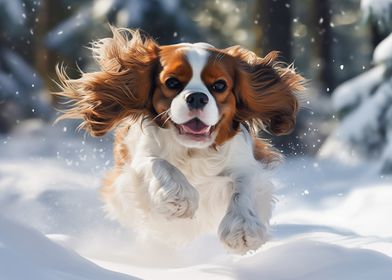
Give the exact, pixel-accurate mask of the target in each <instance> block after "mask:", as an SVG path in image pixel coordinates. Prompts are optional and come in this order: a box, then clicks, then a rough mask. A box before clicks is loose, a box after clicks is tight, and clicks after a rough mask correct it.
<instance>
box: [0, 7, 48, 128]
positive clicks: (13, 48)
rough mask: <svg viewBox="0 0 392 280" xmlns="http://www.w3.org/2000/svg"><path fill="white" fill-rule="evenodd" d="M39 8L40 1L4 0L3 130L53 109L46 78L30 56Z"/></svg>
mask: <svg viewBox="0 0 392 280" xmlns="http://www.w3.org/2000/svg"><path fill="white" fill-rule="evenodd" d="M38 10H39V6H38V4H37V2H36V1H20V0H14V1H11V0H0V133H1V132H7V131H8V130H10V129H11V128H12V127H13V126H14V125H16V124H17V123H18V122H19V121H20V120H22V119H25V118H31V117H40V118H43V117H45V116H47V113H48V111H49V108H48V105H47V102H45V100H44V99H43V96H42V94H41V90H42V79H41V77H40V76H39V75H38V73H36V71H35V70H34V68H33V67H32V65H31V61H28V59H27V58H29V56H31V55H32V54H31V53H29V51H28V50H29V49H31V48H32V47H31V44H32V41H33V35H34V31H33V28H32V27H29V26H30V24H31V22H32V21H34V18H35V17H36V14H37V12H38ZM26 50H27V51H26Z"/></svg>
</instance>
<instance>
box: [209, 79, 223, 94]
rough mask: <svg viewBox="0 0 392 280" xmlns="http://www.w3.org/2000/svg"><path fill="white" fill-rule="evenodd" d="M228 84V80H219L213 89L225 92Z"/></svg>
mask: <svg viewBox="0 0 392 280" xmlns="http://www.w3.org/2000/svg"><path fill="white" fill-rule="evenodd" d="M226 87H227V85H226V82H225V81H223V80H218V81H216V82H215V83H214V84H213V85H212V87H211V88H212V90H213V91H215V92H224V91H225V89H226Z"/></svg>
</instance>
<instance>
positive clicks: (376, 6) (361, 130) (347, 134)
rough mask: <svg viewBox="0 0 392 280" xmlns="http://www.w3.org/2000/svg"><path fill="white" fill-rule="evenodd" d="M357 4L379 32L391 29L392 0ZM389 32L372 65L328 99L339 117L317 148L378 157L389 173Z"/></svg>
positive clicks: (328, 153) (352, 157) (330, 153)
mask: <svg viewBox="0 0 392 280" xmlns="http://www.w3.org/2000/svg"><path fill="white" fill-rule="evenodd" d="M361 8H362V9H363V11H364V15H365V18H366V19H367V20H369V21H371V22H372V23H373V24H374V25H375V26H376V27H377V28H378V29H379V32H380V33H381V34H388V33H390V32H392V0H378V1H373V0H363V1H362V3H361ZM391 50H392V33H390V34H389V35H388V36H387V37H386V38H385V39H384V40H383V41H381V43H380V44H378V45H377V47H376V48H375V50H374V53H373V64H374V67H373V68H371V69H370V70H368V71H366V72H364V73H363V74H361V75H359V76H357V77H355V78H353V79H351V80H349V81H347V82H345V83H343V84H342V85H340V86H339V87H338V88H336V90H335V91H334V93H333V95H332V103H333V106H334V108H335V109H336V111H337V112H338V115H339V116H340V117H341V119H342V121H341V123H340V125H339V126H338V128H337V129H336V131H335V132H334V133H333V134H332V135H331V136H330V137H329V138H328V139H327V141H326V142H325V144H324V145H323V147H322V148H321V149H320V153H319V154H320V156H321V157H333V158H337V159H340V160H343V161H346V162H358V161H361V160H363V159H364V158H373V159H380V166H379V171H380V172H382V173H392V51H391Z"/></svg>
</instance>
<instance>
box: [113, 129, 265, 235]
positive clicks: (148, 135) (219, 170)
mask: <svg viewBox="0 0 392 280" xmlns="http://www.w3.org/2000/svg"><path fill="white" fill-rule="evenodd" d="M124 144H126V146H127V148H128V150H129V154H130V155H131V160H130V161H129V162H128V163H127V164H126V165H125V166H124V167H123V169H122V171H121V174H120V176H118V178H117V180H116V181H115V183H114V189H115V195H114V197H113V199H112V200H111V201H109V203H107V209H108V212H109V214H110V215H111V216H112V217H113V218H116V219H118V220H119V221H120V222H121V223H122V224H124V225H127V226H130V227H132V228H138V229H142V230H143V232H149V233H152V234H151V235H152V236H154V237H157V238H160V239H164V240H165V241H169V242H172V243H183V242H184V241H187V240H189V239H192V238H194V237H195V236H196V235H198V234H200V233H201V232H206V231H211V230H213V231H216V230H217V228H218V225H219V223H220V221H221V220H222V217H223V216H225V213H226V212H227V209H228V207H229V204H230V201H231V199H232V196H233V193H234V192H236V190H235V184H236V178H237V177H238V174H245V175H241V176H242V177H240V178H241V180H242V179H243V177H246V178H249V185H250V186H249V190H247V192H250V194H251V195H250V197H251V200H249V202H246V203H249V204H250V205H249V207H250V206H252V205H253V204H256V201H258V202H257V204H258V206H257V210H256V215H257V216H258V217H259V218H260V219H261V220H263V222H264V223H266V224H268V219H269V216H270V206H271V185H270V184H269V182H268V181H267V180H266V178H265V173H264V172H263V170H262V167H261V165H260V164H259V163H258V162H256V160H255V159H254V158H253V154H252V143H251V140H250V137H249V134H248V133H247V131H246V130H243V131H242V132H240V133H239V134H238V135H236V136H235V137H234V138H233V139H232V140H230V141H228V142H227V143H226V144H224V145H223V146H220V147H218V148H217V149H214V148H206V149H189V148H185V147H183V146H181V145H179V144H178V143H177V142H176V141H175V140H174V139H173V135H172V133H171V132H170V130H166V129H161V128H158V127H156V126H144V127H143V129H142V128H141V126H140V124H135V125H133V126H132V127H131V128H130V129H129V132H128V135H127V137H125V139H124ZM156 158H159V159H163V160H165V161H167V162H168V163H169V164H171V165H172V166H174V167H175V168H176V169H178V170H179V171H180V172H181V173H182V174H183V176H185V178H186V179H187V181H188V182H189V183H190V185H191V186H193V187H194V189H196V190H197V193H198V205H197V210H196V211H195V213H194V215H193V217H186V218H175V219H167V218H165V217H163V216H162V215H161V214H160V213H158V212H156V211H154V207H153V206H152V205H153V203H152V201H151V190H149V185H151V182H152V181H153V180H154V176H155V175H154V173H153V172H151V171H150V169H151V168H150V167H148V166H149V162H150V161H151V159H156ZM177 172H178V171H177ZM176 174H177V173H176V172H174V173H173V174H170V175H168V176H174V177H175V176H177V175H176ZM181 176H182V175H181ZM236 176H237V177H236ZM246 184H248V183H246ZM253 185H254V186H255V187H252V186H253Z"/></svg>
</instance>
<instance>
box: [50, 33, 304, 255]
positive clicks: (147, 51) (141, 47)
mask: <svg viewBox="0 0 392 280" xmlns="http://www.w3.org/2000/svg"><path fill="white" fill-rule="evenodd" d="M111 30H112V33H113V36H112V37H111V38H105V39H102V40H99V41H97V42H94V43H93V44H92V52H93V57H94V58H95V60H96V61H97V63H98V65H99V70H98V71H96V72H90V73H83V72H82V73H81V76H80V77H79V78H77V79H71V78H69V77H68V76H67V74H66V71H65V70H64V68H63V67H57V74H58V77H59V80H60V85H61V91H60V92H58V93H57V94H58V95H60V96H63V97H66V98H67V99H69V101H70V104H71V105H70V107H69V108H67V109H66V110H65V111H64V114H63V115H62V116H61V117H60V118H61V119H64V118H77V119H79V118H80V119H83V122H82V124H81V127H82V128H85V129H86V130H87V131H88V132H89V133H90V134H92V135H93V136H102V135H104V134H106V133H108V132H109V131H111V130H112V129H116V133H115V143H114V159H115V166H114V168H113V169H112V170H111V171H110V172H109V173H108V174H107V176H106V177H105V178H104V182H103V187H102V191H101V194H102V198H103V200H104V202H105V209H106V211H107V213H108V215H109V216H110V217H111V218H114V219H116V220H118V221H119V222H120V223H121V224H123V225H125V226H129V227H132V228H133V229H142V231H143V232H145V233H148V235H149V236H152V237H153V238H156V239H161V240H164V241H165V242H170V243H175V244H181V243H183V242H186V241H188V240H191V239H192V238H195V237H196V236H198V235H199V234H201V233H204V232H210V231H217V233H218V236H219V239H220V241H221V242H222V243H223V245H224V247H225V248H226V249H227V250H229V251H230V252H233V253H236V254H245V253H247V252H248V251H253V250H256V249H258V248H259V247H260V246H261V245H262V244H263V243H264V242H265V241H266V239H267V236H268V226H269V220H270V216H271V209H272V206H273V195H272V189H273V184H272V183H271V181H270V178H269V175H268V174H269V172H268V169H269V167H270V166H271V165H274V163H275V162H277V161H279V160H280V158H281V156H280V155H279V153H278V152H277V151H276V150H275V149H274V148H273V147H272V146H271V145H270V144H269V143H268V142H266V141H264V140H262V139H260V138H257V137H256V135H257V131H258V130H259V129H263V130H265V131H267V132H269V133H271V134H273V135H282V134H287V133H289V132H290V131H292V129H293V128H294V126H295V119H296V114H297V112H298V108H299V101H298V98H297V96H298V93H300V92H301V91H303V89H304V86H303V77H302V76H301V75H299V74H297V73H296V72H295V70H294V69H293V67H291V66H287V65H285V64H283V63H281V62H279V61H277V58H278V53H277V52H270V53H269V54H267V55H266V56H265V57H263V58H261V57H258V56H257V55H256V54H255V53H253V52H251V51H249V50H246V49H245V48H242V47H240V46H233V47H229V48H226V49H218V48H215V47H214V46H212V45H210V44H207V43H193V44H191V43H180V44H175V45H166V46H160V45H158V44H157V43H156V42H155V41H154V40H153V39H152V38H151V37H149V36H148V35H146V34H144V33H142V32H140V31H138V30H129V29H121V28H115V27H111Z"/></svg>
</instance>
